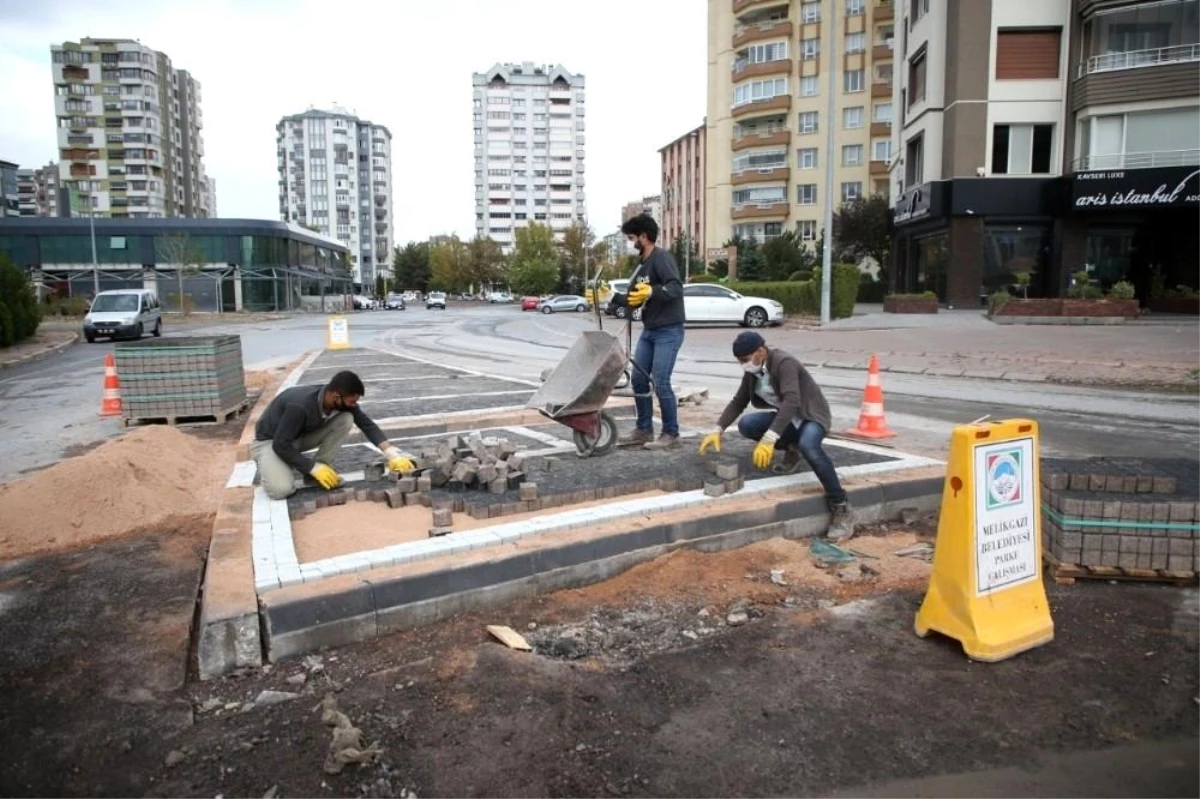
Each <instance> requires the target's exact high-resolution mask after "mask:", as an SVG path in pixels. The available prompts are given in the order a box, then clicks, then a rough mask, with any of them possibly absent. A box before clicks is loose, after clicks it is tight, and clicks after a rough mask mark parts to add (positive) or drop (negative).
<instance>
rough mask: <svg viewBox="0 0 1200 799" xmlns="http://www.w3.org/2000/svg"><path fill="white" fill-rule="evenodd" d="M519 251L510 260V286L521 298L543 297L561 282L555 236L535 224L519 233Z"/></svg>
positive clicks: (514, 250)
mask: <svg viewBox="0 0 1200 799" xmlns="http://www.w3.org/2000/svg"><path fill="white" fill-rule="evenodd" d="M516 238H517V242H516V247H515V248H514V249H513V254H512V257H511V258H510V259H509V267H508V273H509V285H510V286H511V287H512V288H513V290H515V291H516V292H517V293H518V294H529V295H535V296H540V295H542V294H546V293H548V292H551V291H553V290H554V286H555V284H556V283H557V282H558V277H559V275H558V260H559V259H558V251H557V248H556V246H555V244H554V232H553V231H551V230H550V228H549V227H548V226H546V225H539V224H538V223H537V222H532V223H530V224H529V225H528V226H526V227H522V228H517V230H516Z"/></svg>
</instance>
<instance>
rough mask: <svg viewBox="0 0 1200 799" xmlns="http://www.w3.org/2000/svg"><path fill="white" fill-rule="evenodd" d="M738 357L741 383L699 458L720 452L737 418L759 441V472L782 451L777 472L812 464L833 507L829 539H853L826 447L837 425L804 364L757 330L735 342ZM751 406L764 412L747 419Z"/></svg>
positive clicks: (851, 523) (740, 427) (842, 493)
mask: <svg viewBox="0 0 1200 799" xmlns="http://www.w3.org/2000/svg"><path fill="white" fill-rule="evenodd" d="M733 355H734V357H735V358H737V359H738V362H739V363H740V364H741V365H742V370H743V372H744V374H743V375H742V384H741V385H740V386H739V387H738V391H737V394H735V395H734V397H733V399H732V400H731V401H730V402H729V405H727V406H726V407H725V411H724V412H723V413H722V414H721V418H720V419H719V420H718V421H717V426H716V428H715V429H714V430H713V431H712V432H711V433H709V434H708V435H706V436H705V437H704V438H703V440H702V441H701V442H700V454H701V455H703V454H704V453H705V452H706V451H708V449H709V448H710V447H711V448H712V449H715V450H716V451H717V452H720V451H721V434H722V433H723V432H724V431H725V429H726V428H727V427H729V425H731V424H733V422H734V420H737V422H738V432H739V433H741V434H742V435H743V436H745V437H746V438H749V439H751V440H753V441H757V442H758V446H757V447H755V448H754V456H753V458H754V465H755V466H756V467H758V468H759V469H767V468H770V467H771V464H772V461H773V460H774V458H775V453H776V451H779V450H782V451H783V453H784V455H783V463H782V464H779V465H777V466H775V467H774V471H775V473H776V474H791V473H792V472H794V471H796V469H798V468H799V466H800V463H801V460H804V461H807V462H808V465H809V466H810V467H811V468H812V470H813V474H815V475H816V476H817V479H818V480H819V481H821V486H822V487H823V488H824V489H825V500H826V502H827V503H828V504H829V510H830V513H831V518H830V523H829V531H828V533H826V536H827V537H828V538H829V539H830V540H833V541H842V540H845V539H847V538H850V537H851V536H852V535H854V514H853V511H852V510H851V509H850V500H849V498H848V497H847V496H846V491H845V489H843V488H842V483H841V481H840V480H839V479H838V475H837V470H836V469H835V468H834V466H833V461H831V460H830V459H829V455H828V454H827V453H826V452H825V448H824V447H822V446H821V441H822V440H823V439H824V438H825V435H826V433H828V432H829V426H830V424H831V423H832V422H831V418H830V413H829V403H828V402H826V401H825V395H824V394H822V393H821V389H820V388H819V387H818V386H817V384H816V382H815V381H814V380H813V379H812V375H810V374H809V373H808V370H807V369H805V368H804V366H803V365H801V363H800V361H798V360H796V358H794V357H793V356H791V355H789V354H788V353H786V352H784V351H783V350H772V349H770V348H768V347H767V342H766V341H765V340H763V337H762V336H760V335H759V334H758V333H755V332H754V331H752V330H748V331H746V332H744V333H741V334H739V335H738V337H737V338H736V339H735V340H734V342H733ZM748 405H753V406H754V407H756V408H763V409H764V410H762V411H759V412H757V413H749V414H746V415H745V416H742V412H743V411H744V410H746V406H748ZM738 417H741V418H740V419H739V418H738Z"/></svg>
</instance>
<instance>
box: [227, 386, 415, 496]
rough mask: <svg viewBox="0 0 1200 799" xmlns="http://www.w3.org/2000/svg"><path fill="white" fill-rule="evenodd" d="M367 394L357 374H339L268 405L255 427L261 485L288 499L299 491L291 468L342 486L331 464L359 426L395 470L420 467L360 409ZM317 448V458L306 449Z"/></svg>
mask: <svg viewBox="0 0 1200 799" xmlns="http://www.w3.org/2000/svg"><path fill="white" fill-rule="evenodd" d="M365 393H366V389H364V388H363V382H362V380H360V379H359V377H358V375H356V374H354V372H338V373H337V374H336V375H334V376H333V379H332V380H330V381H329V383H328V384H326V385H323V386H322V385H315V386H296V387H295V388H289V389H288V390H287V391H284V392H283V393H281V394H280V395H279V396H277V397H276V398H275V399H273V400H271V404H270V405H268V406H267V410H266V411H265V412H264V413H263V415H262V418H261V419H259V420H258V425H257V426H256V427H255V429H254V433H255V441H254V444H253V445H252V447H251V450H250V451H251V454H252V455H253V456H254V462H255V463H256V464H258V474H259V478H260V481H261V482H262V487H263V489H265V490H266V492H267V496H269V497H270V498H271V499H287V498H288V497H290V496H291V495H292V494H294V493H295V492H296V485H295V476H294V475H293V473H292V470H293V469H295V470H296V471H298V472H300V473H301V474H306V475H309V476H311V477H312V478H313V480H315V481H316V482H317V485H319V486H321V488H324V489H325V490H326V491H331V490H333V489H335V488H337V487H338V486H339V485H341V484H342V478H341V476H340V475H339V474H338V473H337V472H336V471H334V469H333V467H332V466H331V465H330V464H331V463H333V460H334V458H335V457H336V456H337V453H338V450H339V449H341V447H342V444H344V443H345V441H346V438H347V437H348V436H349V435H350V426H351V425H356V426H357V427H358V429H359V430H361V431H362V432H363V435H365V436H366V437H367V440H368V441H370V442H371V443H372V444H374V445H375V446H376V447H378V448H379V449H380V450H381V451H382V452H383V455H384V457H385V458H387V467H388V468H389V469H391V470H392V471H394V472H411V471H412V470H413V469H414V468H416V464H414V463H413V460H412V457H411V456H409V455H405V454H404V453H402V452H400V450H398V449H396V448H395V447H394V446H392V445H391V444H390V443H389V442H388V440H387V436H385V435H384V434H383V431H382V430H380V429H379V426H378V425H377V424H375V423H374V422H372V421H371V419H370V418H369V417H368V416H367V415H366V414H365V413H363V411H362V408H359V407H358V401H359V400H360V399H362V396H363V395H364V394H365ZM312 449H315V450H316V457H315V458H310V457H308V456H306V455H305V454H304V453H305V452H306V451H308V450H312Z"/></svg>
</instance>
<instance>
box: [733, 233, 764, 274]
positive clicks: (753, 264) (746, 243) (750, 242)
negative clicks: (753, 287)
mask: <svg viewBox="0 0 1200 799" xmlns="http://www.w3.org/2000/svg"><path fill="white" fill-rule="evenodd" d="M730 245H733V246H735V247H737V255H738V258H737V279H738V280H739V281H743V280H762V279H763V259H762V253H761V252H760V251H759V247H758V242H757V241H756V240H755V239H754V237H753V236H751V237H750V238H748V239H743V238H742V237H741V236H734V237H733V238H732V239H729V241H727V242H725V244H724V246H726V247H728V246H730ZM725 266H726V269H727V270H728V267H729V265H728V264H726V265H725Z"/></svg>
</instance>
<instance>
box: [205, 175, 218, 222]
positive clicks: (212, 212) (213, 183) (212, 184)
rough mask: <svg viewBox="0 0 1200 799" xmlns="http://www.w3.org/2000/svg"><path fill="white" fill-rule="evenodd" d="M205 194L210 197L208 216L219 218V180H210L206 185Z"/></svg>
mask: <svg viewBox="0 0 1200 799" xmlns="http://www.w3.org/2000/svg"><path fill="white" fill-rule="evenodd" d="M204 192H205V194H206V195H207V196H208V215H209V216H211V217H214V218H215V217H216V216H217V179H216V178H211V177H210V178H209V179H208V180H207V181H206V182H205V184H204Z"/></svg>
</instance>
